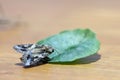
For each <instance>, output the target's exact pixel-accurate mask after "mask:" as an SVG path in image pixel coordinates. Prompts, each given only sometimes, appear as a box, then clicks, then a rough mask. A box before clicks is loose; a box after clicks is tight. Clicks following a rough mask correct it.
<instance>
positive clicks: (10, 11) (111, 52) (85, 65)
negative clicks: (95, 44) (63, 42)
mask: <svg viewBox="0 0 120 80" xmlns="http://www.w3.org/2000/svg"><path fill="white" fill-rule="evenodd" d="M0 2H1V5H2V7H3V8H2V10H3V11H2V10H1V11H0V12H1V15H2V16H3V15H4V17H6V18H9V20H10V21H13V22H11V23H12V24H6V26H7V27H6V28H3V27H2V26H0V80H119V79H120V1H119V0H99V1H98V0H84V1H82V0H79V1H77V0H74V2H72V1H71V0H60V1H59V0H58V1H57V0H56V1H53V0H52V1H49V0H45V1H40V0H34V1H32V0H0ZM15 21H17V22H15ZM8 27H10V28H9V29H7V28H8ZM75 28H90V29H91V30H93V31H94V32H96V34H97V37H98V39H99V40H100V42H101V49H100V51H99V52H98V54H97V55H93V56H91V57H88V58H86V59H83V60H82V61H83V62H79V61H78V62H76V63H74V64H45V65H41V66H37V67H33V68H29V69H24V68H23V67H22V66H21V64H20V63H21V62H20V60H19V58H20V57H21V54H17V53H16V52H15V51H14V50H13V49H12V47H13V45H15V44H24V43H34V42H36V41H38V40H41V39H43V38H46V37H48V36H50V35H53V34H56V33H58V32H60V31H62V30H66V29H75Z"/></svg>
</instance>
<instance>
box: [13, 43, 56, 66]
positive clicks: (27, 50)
mask: <svg viewBox="0 0 120 80" xmlns="http://www.w3.org/2000/svg"><path fill="white" fill-rule="evenodd" d="M13 48H14V49H15V50H16V51H17V52H19V53H22V54H23V55H22V57H21V58H20V60H21V61H22V62H23V65H24V67H32V66H37V65H40V64H44V63H47V62H48V61H49V60H50V59H49V57H48V55H49V54H51V53H52V52H54V49H53V48H52V47H51V46H48V45H37V44H21V45H16V46H14V47H13Z"/></svg>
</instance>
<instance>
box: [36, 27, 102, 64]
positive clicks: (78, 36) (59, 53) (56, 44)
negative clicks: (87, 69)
mask: <svg viewBox="0 0 120 80" xmlns="http://www.w3.org/2000/svg"><path fill="white" fill-rule="evenodd" d="M37 44H44V45H45V44H46V45H49V46H51V47H53V48H54V50H55V51H54V52H53V53H52V54H50V55H49V58H50V59H51V60H50V61H49V62H72V61H75V60H77V59H80V58H84V57H88V56H90V55H92V54H95V53H97V51H98V50H99V48H100V42H99V41H98V40H97V39H96V36H95V33H93V32H92V31H91V30H89V29H85V30H82V29H75V30H72V31H69V30H66V31H63V32H60V33H59V34H56V35H53V36H51V37H48V38H47V39H44V40H41V41H38V42H37Z"/></svg>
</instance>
